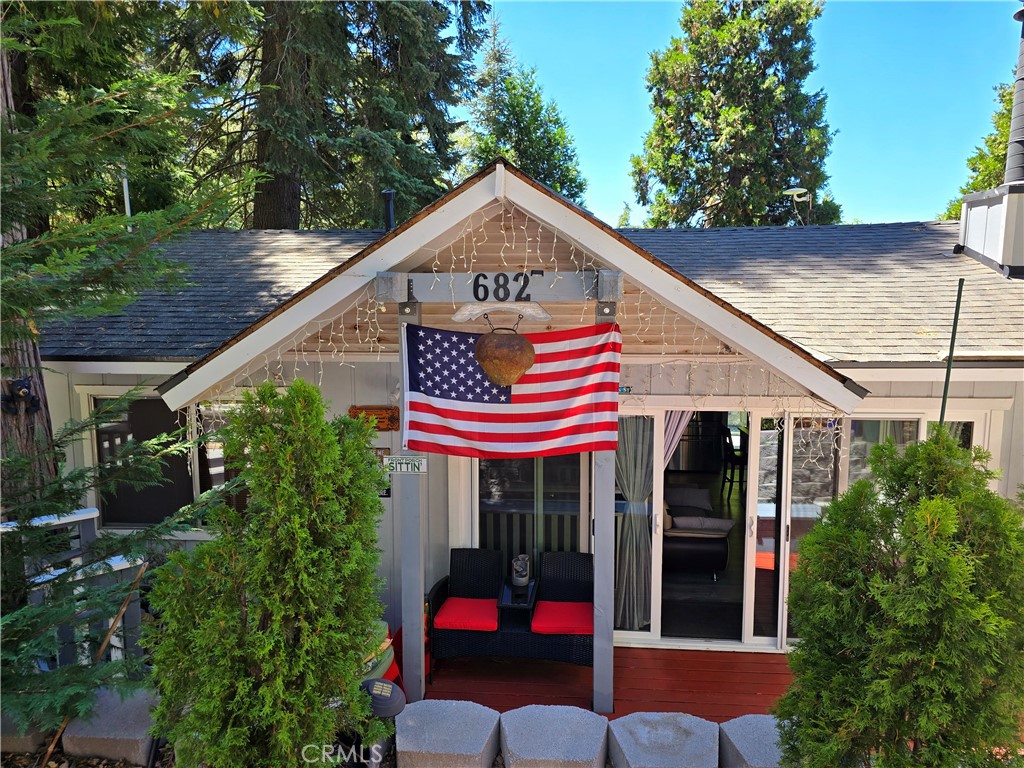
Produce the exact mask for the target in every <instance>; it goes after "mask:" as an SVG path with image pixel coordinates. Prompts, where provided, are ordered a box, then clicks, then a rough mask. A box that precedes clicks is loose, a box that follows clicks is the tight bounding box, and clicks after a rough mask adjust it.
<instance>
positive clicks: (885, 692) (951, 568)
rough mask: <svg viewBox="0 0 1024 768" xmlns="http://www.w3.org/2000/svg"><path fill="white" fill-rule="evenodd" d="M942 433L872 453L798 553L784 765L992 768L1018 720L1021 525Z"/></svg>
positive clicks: (781, 706)
mask: <svg viewBox="0 0 1024 768" xmlns="http://www.w3.org/2000/svg"><path fill="white" fill-rule="evenodd" d="M989 459H990V456H989V455H988V454H987V453H986V452H985V451H984V450H982V449H981V448H974V449H966V448H962V447H961V446H960V445H959V443H958V441H957V440H956V439H954V438H953V437H951V436H950V434H949V432H948V431H947V430H946V429H945V428H939V429H938V431H937V432H936V433H935V434H934V435H933V436H932V437H931V438H929V439H928V440H926V441H923V442H920V443H915V444H911V445H909V446H907V448H906V450H905V452H904V453H903V454H902V455H901V454H900V453H899V451H898V450H897V449H896V447H895V445H894V444H893V443H892V442H891V441H890V442H889V443H888V444H883V445H880V446H877V447H876V448H875V449H874V450H873V451H872V455H871V460H870V461H871V469H872V472H873V474H874V479H873V480H861V481H859V482H857V483H856V484H854V485H853V486H852V487H851V488H850V490H849V491H848V492H847V493H845V494H843V495H842V496H840V497H839V498H838V499H836V501H834V502H833V503H832V504H831V505H830V506H829V508H828V510H827V512H826V514H825V515H824V517H823V518H822V520H821V522H820V523H818V524H817V525H816V526H814V528H813V529H812V530H811V531H810V532H809V533H808V534H807V536H806V537H805V538H804V539H803V541H802V542H801V545H800V561H799V564H798V566H797V568H796V570H795V571H794V573H793V576H792V584H791V588H790V593H789V606H790V614H791V616H792V620H793V626H794V629H795V632H796V634H797V636H798V637H799V638H800V642H799V644H798V645H797V646H796V647H795V648H794V649H793V650H792V651H791V653H790V656H789V663H790V666H791V667H792V669H793V672H794V675H795V678H794V681H793V684H792V686H791V687H790V689H789V690H788V691H787V693H786V694H785V695H784V696H783V698H782V699H781V700H780V701H779V703H778V706H777V712H776V714H777V715H778V717H779V723H780V732H781V743H782V747H783V753H784V757H785V763H786V765H791V766H805V767H807V768H813V767H815V766H820V767H821V768H825V766H829V767H831V766H863V768H869V766H877V767H878V768H892V767H893V766H898V767H900V768H902V767H903V766H931V767H933V768H961V767H963V768H967V767H968V766H996V765H1002V764H1003V763H1002V762H1001V760H999V759H998V757H997V756H998V755H1003V756H1005V755H1006V754H1007V752H1006V750H1012V752H1011V754H1015V753H1016V750H1017V749H1019V748H1020V742H1019V740H1018V739H1019V736H1020V726H1021V723H1020V715H1021V712H1024V529H1022V523H1024V514H1022V509H1021V507H1020V505H1015V504H1013V503H1011V502H1010V501H1008V500H1006V499H1003V498H1001V497H999V496H997V495H996V494H995V493H993V492H992V491H991V490H989V488H988V483H989V481H990V480H991V479H992V478H993V477H994V473H993V472H991V471H989V470H988V469H987V468H986V463H987V462H988V460H989Z"/></svg>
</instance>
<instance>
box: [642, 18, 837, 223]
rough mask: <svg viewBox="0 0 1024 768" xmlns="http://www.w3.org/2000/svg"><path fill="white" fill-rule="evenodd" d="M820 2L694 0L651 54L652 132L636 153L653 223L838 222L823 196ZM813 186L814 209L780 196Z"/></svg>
mask: <svg viewBox="0 0 1024 768" xmlns="http://www.w3.org/2000/svg"><path fill="white" fill-rule="evenodd" d="M821 8H822V6H821V3H820V2H819V1H818V0H765V1H764V2H750V0H724V1H723V0H690V1H689V2H687V3H686V4H685V5H684V6H683V13H682V18H681V20H680V22H679V25H680V27H681V28H682V31H683V36H682V38H673V39H672V41H671V42H670V43H669V47H668V48H667V49H666V50H665V51H662V52H655V53H652V54H651V68H650V71H649V72H648V75H647V90H648V91H650V93H651V111H652V112H653V113H654V125H653V127H652V128H651V130H650V132H649V133H648V134H647V135H646V137H645V138H644V152H643V155H640V156H637V155H634V156H633V158H632V165H633V171H632V175H633V184H634V190H635V192H636V197H637V202H639V203H640V204H641V205H646V206H650V218H649V220H648V225H649V226H655V227H667V226H706V227H714V226H760V225H767V224H794V223H800V222H802V223H805V224H806V223H815V224H832V223H835V222H837V221H839V218H840V210H839V206H838V205H836V204H835V202H834V201H832V200H831V198H829V197H828V196H827V195H826V192H825V190H826V184H827V180H828V177H827V176H826V174H825V170H824V163H825V157H826V155H827V154H828V150H829V143H830V141H831V136H830V134H829V130H828V125H827V124H826V123H825V117H824V114H825V94H824V93H823V92H822V91H817V92H815V93H808V92H806V91H805V82H806V80H807V77H808V76H809V75H810V74H811V72H812V71H813V70H814V64H813V62H812V60H811V54H812V52H813V48H814V43H813V41H812V39H811V34H810V27H811V22H812V21H813V20H814V19H816V18H818V16H819V15H820V14H821ZM790 187H803V188H806V189H807V190H809V191H810V193H811V195H812V201H813V202H814V206H813V207H812V208H811V209H810V214H809V215H808V209H806V208H805V207H804V205H800V210H799V211H798V210H797V209H796V207H795V205H794V203H793V201H792V200H790V199H789V198H787V197H786V196H785V195H783V194H782V193H783V190H785V189H788V188H790Z"/></svg>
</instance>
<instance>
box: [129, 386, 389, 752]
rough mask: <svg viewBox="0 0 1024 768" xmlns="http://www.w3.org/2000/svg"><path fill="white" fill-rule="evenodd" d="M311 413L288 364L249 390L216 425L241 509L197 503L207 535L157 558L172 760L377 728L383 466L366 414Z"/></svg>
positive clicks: (316, 408)
mask: <svg viewBox="0 0 1024 768" xmlns="http://www.w3.org/2000/svg"><path fill="white" fill-rule="evenodd" d="M324 414H325V405H324V402H323V400H322V398H321V396H320V393H319V391H318V390H317V389H316V388H315V387H314V386H313V385H311V384H307V383H306V382H304V381H301V380H299V381H296V382H295V383H293V384H292V385H291V386H290V387H289V389H288V392H287V393H285V394H279V393H278V392H277V391H276V389H275V388H274V386H273V384H272V383H266V384H264V385H262V386H260V387H259V388H257V389H256V390H255V391H254V392H251V393H246V395H245V397H244V401H243V403H242V405H241V406H240V408H239V409H238V410H237V412H236V413H235V414H233V415H232V416H231V417H230V418H229V422H228V425H227V426H226V427H225V430H224V433H225V437H226V442H225V455H226V456H227V457H228V463H229V465H231V466H234V467H235V468H237V469H239V470H240V473H241V480H242V482H243V483H244V484H245V485H246V487H247V488H248V492H249V495H248V505H247V507H246V509H245V512H244V513H238V512H235V511H234V510H232V509H230V508H228V507H221V508H220V509H219V510H217V511H216V512H215V513H213V514H211V515H210V517H209V518H208V520H209V525H210V528H211V530H212V531H213V532H215V533H216V534H217V536H216V538H215V539H214V540H213V541H210V542H205V543H202V544H200V545H199V546H197V547H196V548H195V549H194V550H192V551H190V552H177V553H175V554H174V555H172V556H171V558H170V560H169V562H168V563H167V564H166V565H165V566H162V567H161V568H160V569H159V572H158V574H157V577H156V579H155V583H154V588H153V593H152V596H151V603H152V605H153V606H154V608H155V609H156V611H157V615H158V617H159V618H158V620H157V622H156V623H155V624H153V625H152V626H151V627H150V631H149V633H148V639H147V641H146V642H147V644H148V645H150V647H152V649H153V668H154V680H155V681H156V685H157V687H158V689H159V691H160V694H161V699H160V705H159V707H158V709H157V710H156V713H155V716H154V719H155V722H156V727H157V728H158V730H159V731H160V733H161V734H162V735H165V736H167V737H168V738H170V739H171V740H173V741H174V742H175V743H176V744H177V745H178V758H179V760H180V763H179V764H180V765H196V764H198V763H199V762H202V763H204V764H206V765H209V766H211V768H221V766H237V765H245V766H254V767H255V766H272V767H275V768H276V766H282V765H295V764H298V763H299V755H300V754H301V750H302V747H303V746H304V745H307V744H331V743H333V738H334V736H335V734H336V733H337V731H338V730H339V729H343V730H350V731H354V730H358V731H361V732H362V733H363V735H364V737H365V738H366V739H367V740H369V741H372V740H375V739H377V738H379V737H380V736H381V735H383V732H384V726H383V724H382V723H380V722H375V721H372V720H371V717H370V712H369V701H368V699H367V697H366V695H365V694H364V693H362V692H361V691H360V689H359V684H360V681H361V674H362V665H363V661H364V659H365V657H366V655H367V650H368V641H369V639H370V638H371V636H372V632H373V626H374V622H375V621H376V620H378V619H379V618H380V615H381V610H382V609H381V606H380V603H379V600H378V597H377V593H378V586H379V585H378V580H377V577H376V573H375V571H376V565H377V562H378V559H379V553H378V551H377V521H378V519H379V517H380V514H381V511H382V510H381V503H380V499H379V497H378V493H379V490H380V488H381V487H382V486H383V483H384V473H383V469H382V468H381V467H380V464H379V462H377V461H376V460H375V458H374V456H373V454H372V453H371V452H370V450H369V447H370V445H371V440H372V437H373V430H372V428H371V427H370V426H369V425H368V423H367V422H365V421H356V420H353V419H349V418H347V417H341V418H339V419H336V420H335V421H333V422H330V423H328V422H327V421H326V420H325V418H324ZM364 743H367V742H366V741H364Z"/></svg>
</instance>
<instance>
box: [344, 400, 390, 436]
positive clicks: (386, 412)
mask: <svg viewBox="0 0 1024 768" xmlns="http://www.w3.org/2000/svg"><path fill="white" fill-rule="evenodd" d="M363 414H365V415H367V416H369V417H370V420H371V421H372V422H373V426H374V428H375V429H376V430H377V431H378V432H397V431H398V429H399V427H400V425H399V421H398V406H397V405H353V406H352V407H351V408H349V409H348V415H349V416H351V417H352V418H353V419H355V418H358V417H359V416H362V415H363Z"/></svg>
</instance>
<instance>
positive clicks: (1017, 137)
mask: <svg viewBox="0 0 1024 768" xmlns="http://www.w3.org/2000/svg"><path fill="white" fill-rule="evenodd" d="M1013 18H1014V19H1016V20H1017V21H1019V22H1021V31H1020V46H1019V47H1018V51H1017V76H1016V78H1015V79H1014V83H1013V111H1012V112H1011V113H1010V143H1009V145H1008V146H1007V148H1006V174H1005V176H1004V178H1003V181H1004V182H1005V183H1007V184H1020V183H1024V8H1021V9H1020V10H1019V11H1017V12H1016V13H1015V14H1013Z"/></svg>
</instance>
